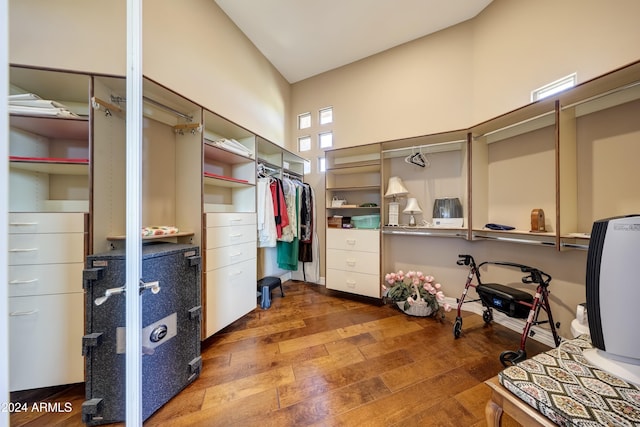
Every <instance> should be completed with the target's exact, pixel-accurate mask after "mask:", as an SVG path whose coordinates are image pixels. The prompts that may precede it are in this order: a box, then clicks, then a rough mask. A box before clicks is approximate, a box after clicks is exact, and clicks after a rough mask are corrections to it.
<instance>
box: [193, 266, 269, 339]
mask: <svg viewBox="0 0 640 427" xmlns="http://www.w3.org/2000/svg"><path fill="white" fill-rule="evenodd" d="M256 271H257V270H256V262H255V260H249V261H244V262H241V263H238V264H234V265H231V266H228V267H223V268H219V269H217V270H214V271H208V272H206V291H205V292H206V302H207V304H206V336H207V337H209V336H211V335H213V334H215V333H216V332H218V331H219V330H220V329H222V328H224V327H225V326H227V325H229V324H231V323H232V322H234V321H235V320H238V319H239V318H240V317H242V316H244V315H245V314H247V313H249V312H250V311H251V310H253V309H255V308H256V304H257V296H256V289H257V279H256V277H257V273H256Z"/></svg>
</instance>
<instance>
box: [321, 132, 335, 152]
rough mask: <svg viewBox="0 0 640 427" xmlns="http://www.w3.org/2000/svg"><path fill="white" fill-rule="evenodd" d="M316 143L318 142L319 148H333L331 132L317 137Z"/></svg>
mask: <svg viewBox="0 0 640 427" xmlns="http://www.w3.org/2000/svg"><path fill="white" fill-rule="evenodd" d="M318 141H320V148H321V149H322V148H331V147H333V132H323V133H321V134H319V135H318Z"/></svg>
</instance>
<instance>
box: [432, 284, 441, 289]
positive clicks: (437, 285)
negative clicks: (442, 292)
mask: <svg viewBox="0 0 640 427" xmlns="http://www.w3.org/2000/svg"><path fill="white" fill-rule="evenodd" d="M433 287H434V288H436V289H440V288H441V287H442V285H441V284H440V283H436V284H435V285H433Z"/></svg>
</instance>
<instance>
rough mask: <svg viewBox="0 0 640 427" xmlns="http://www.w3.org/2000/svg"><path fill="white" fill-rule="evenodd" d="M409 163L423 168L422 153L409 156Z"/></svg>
mask: <svg viewBox="0 0 640 427" xmlns="http://www.w3.org/2000/svg"><path fill="white" fill-rule="evenodd" d="M411 163H413V164H414V165H418V166H420V167H422V168H423V167H425V162H424V157H423V156H422V152H418V153H415V154H413V155H412V156H411Z"/></svg>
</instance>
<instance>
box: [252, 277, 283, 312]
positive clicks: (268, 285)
mask: <svg viewBox="0 0 640 427" xmlns="http://www.w3.org/2000/svg"><path fill="white" fill-rule="evenodd" d="M277 287H280V294H281V295H282V296H283V297H284V290H283V289H282V280H280V279H279V278H277V277H271V276H267V277H264V278H262V279H260V280H258V290H259V291H260V292H261V294H262V299H261V301H260V307H261V308H263V309H267V308H269V307H271V290H272V289H273V288H277Z"/></svg>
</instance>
